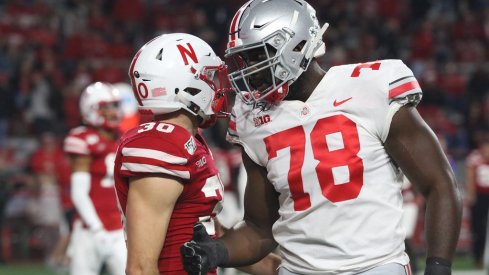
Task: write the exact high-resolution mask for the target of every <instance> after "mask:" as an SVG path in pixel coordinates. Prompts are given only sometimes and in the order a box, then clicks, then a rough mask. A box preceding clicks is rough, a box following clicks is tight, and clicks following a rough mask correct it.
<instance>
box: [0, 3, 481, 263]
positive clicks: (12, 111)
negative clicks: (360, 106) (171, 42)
mask: <svg viewBox="0 0 489 275" xmlns="http://www.w3.org/2000/svg"><path fill="white" fill-rule="evenodd" d="M310 3H311V4H312V5H313V6H315V7H316V10H317V12H318V18H319V19H320V21H322V22H324V21H326V22H329V23H330V26H331V27H330V29H329V30H328V31H327V33H326V35H325V41H326V44H327V54H326V55H325V56H324V57H322V60H321V62H322V63H323V64H324V65H325V66H326V67H328V66H333V65H339V64H345V63H357V62H366V61H372V60H377V59H386V58H399V59H402V60H403V61H404V62H405V63H406V64H407V65H408V66H409V67H410V68H411V69H412V70H413V72H414V74H415V76H416V77H417V79H418V81H419V82H420V84H421V87H422V89H423V92H424V97H423V100H422V102H421V104H420V105H419V107H418V109H419V111H420V113H421V114H422V115H423V117H424V118H425V120H426V121H427V122H428V123H429V125H430V126H431V127H432V129H433V130H434V131H435V133H436V134H437V135H438V137H439V138H440V139H441V140H442V141H443V142H444V144H445V145H446V152H447V154H448V155H449V156H450V157H451V159H452V163H453V165H454V170H455V171H456V173H457V178H458V179H459V185H460V188H461V191H462V193H463V191H464V190H463V189H464V186H465V180H464V179H465V160H466V158H467V156H468V155H469V154H470V153H471V151H473V150H475V149H476V148H477V145H478V144H479V142H480V139H481V138H483V137H484V136H485V135H484V133H485V132H486V131H487V130H488V129H489V110H488V109H489V97H488V94H489V93H488V91H489V1H487V0H470V1H469V0H431V1H426V0H397V1H392V0H343V1H335V0H310ZM242 4H243V0H212V1H211V0H186V1H177V0H161V1H151V0H112V1H111V0H86V1H82V0H63V1H57V0H0V96H1V98H0V229H1V231H0V232H1V239H0V240H1V242H0V243H1V246H0V261H7V262H8V261H18V260H22V261H25V260H44V259H45V256H46V255H49V253H50V252H51V251H52V249H53V244H54V243H55V240H56V238H57V236H58V234H59V223H60V221H61V215H62V212H63V210H62V209H66V208H69V207H70V202H69V201H66V200H61V199H60V196H59V194H60V193H63V192H65V193H66V192H67V190H66V187H67V186H69V164H68V162H67V159H66V158H65V156H64V154H63V151H62V148H61V141H62V139H63V137H64V135H65V134H66V132H67V130H68V129H70V128H72V127H75V126H77V125H79V124H80V123H81V121H80V115H79V111H78V97H79V94H80V93H81V91H82V89H83V88H84V87H85V86H86V85H88V84H89V83H91V82H93V81H106V82H111V83H120V82H128V78H127V69H128V66H129V62H130V58H132V56H133V55H134V53H135V51H136V49H138V48H139V47H141V45H142V44H143V42H144V41H147V40H149V39H150V38H152V37H155V36H156V35H158V34H161V33H167V32H187V33H191V34H194V35H196V36H199V37H201V38H202V39H204V40H205V41H207V42H208V43H209V44H210V45H211V46H213V48H214V49H215V50H216V53H217V54H219V55H221V56H222V55H223V53H224V48H225V45H226V42H227V33H228V24H229V22H230V20H231V16H232V15H233V13H234V11H235V10H237V9H238V7H239V6H241V5H242ZM366 92H368V91H366ZM225 128H226V125H225V123H220V124H217V125H216V126H215V127H214V128H212V129H211V130H209V131H208V132H207V133H206V134H207V135H208V136H209V140H210V141H211V143H212V145H213V146H214V148H215V150H216V151H218V150H219V154H220V155H222V160H223V161H222V165H224V166H227V167H225V168H224V170H226V171H227V172H224V173H227V176H228V178H229V183H230V184H231V185H232V184H233V183H234V182H235V180H233V179H232V178H233V177H234V178H236V176H237V173H236V171H237V170H238V169H237V168H238V167H239V161H238V160H237V159H239V156H238V157H237V158H236V152H235V151H234V150H233V149H232V148H230V145H229V144H227V143H226V141H225V140H224V137H225V132H224V131H225ZM219 154H218V155H219ZM487 161H488V163H489V160H487ZM488 196H489V195H488ZM464 210H465V211H466V213H465V214H466V215H464V224H463V226H462V233H461V238H460V243H459V251H460V252H461V253H470V243H471V241H472V238H471V236H472V235H471V233H470V228H469V227H470V220H469V216H470V208H469V205H468V204H467V205H466V207H465V209H464ZM486 212H487V211H486ZM418 227H419V228H418V230H417V231H418V232H417V235H416V237H415V240H414V241H415V245H414V246H415V248H417V249H418V250H420V251H422V249H423V248H422V245H423V237H422V232H419V231H420V230H421V229H420V228H421V226H418Z"/></svg>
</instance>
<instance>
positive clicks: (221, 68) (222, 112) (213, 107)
mask: <svg viewBox="0 0 489 275" xmlns="http://www.w3.org/2000/svg"><path fill="white" fill-rule="evenodd" d="M191 71H192V73H194V77H195V78H196V79H200V80H202V81H203V82H205V83H206V84H207V85H208V86H209V88H210V89H211V90H212V91H213V94H212V99H211V101H210V106H208V108H206V107H204V106H199V104H198V103H199V102H202V100H199V99H197V98H198V94H199V93H200V92H203V91H201V90H196V89H184V92H185V93H186V94H187V95H185V96H183V97H181V96H179V95H178V94H177V98H179V99H180V100H181V101H182V103H184V104H185V105H187V108H186V109H188V110H189V111H190V112H191V113H192V114H194V115H196V116H199V117H200V118H202V123H201V124H200V125H199V127H200V128H208V127H210V126H212V125H214V123H215V122H216V120H217V119H218V118H228V117H229V115H230V113H229V110H228V101H227V97H228V95H229V92H231V91H232V89H231V85H230V84H229V79H228V70H227V66H226V65H225V64H224V62H222V63H221V64H220V65H218V66H203V67H202V68H201V69H200V70H199V71H197V69H195V68H194V67H191ZM180 95H182V94H180ZM188 95H191V96H192V97H196V98H195V99H193V98H189V96H188ZM200 105H202V104H200ZM202 107H204V108H202Z"/></svg>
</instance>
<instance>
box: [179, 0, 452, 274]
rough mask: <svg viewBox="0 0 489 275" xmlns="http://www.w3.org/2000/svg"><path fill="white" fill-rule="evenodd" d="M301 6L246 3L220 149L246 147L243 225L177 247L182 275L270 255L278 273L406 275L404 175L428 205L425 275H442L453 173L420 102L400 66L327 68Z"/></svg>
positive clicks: (447, 259)
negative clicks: (225, 143)
mask: <svg viewBox="0 0 489 275" xmlns="http://www.w3.org/2000/svg"><path fill="white" fill-rule="evenodd" d="M327 26H328V24H325V25H324V26H323V27H322V28H321V27H320V25H319V23H318V20H317V18H316V13H315V10H314V9H313V8H312V7H311V6H310V5H309V4H308V3H306V2H305V1H303V0H270V1H262V0H255V1H249V2H247V3H246V4H244V5H243V6H242V8H241V9H239V11H238V12H237V13H236V14H235V16H234V18H233V19H232V21H231V27H230V34H229V43H228V48H227V50H226V56H227V57H230V58H233V59H235V60H236V63H237V66H238V69H237V70H236V71H235V72H234V73H232V74H230V80H231V84H232V85H233V86H234V88H235V89H236V90H238V91H242V92H239V93H238V97H237V98H236V103H235V105H234V108H233V115H232V116H231V122H230V124H229V132H228V133H229V135H228V137H229V140H230V141H231V142H233V143H236V144H238V145H240V146H241V147H242V148H243V158H244V160H243V161H244V164H245V167H246V171H247V175H248V182H247V186H246V194H245V202H244V204H245V214H244V221H243V222H242V223H241V224H239V225H237V226H235V227H234V228H233V229H232V230H230V231H228V232H227V233H226V234H225V235H224V236H223V237H222V238H220V239H218V240H217V241H215V240H211V239H210V238H208V237H206V236H203V235H202V234H197V233H199V232H200V233H202V232H201V231H199V230H197V229H198V228H199V227H200V225H199V224H198V225H197V229H196V232H197V233H196V234H195V235H197V236H198V238H194V240H193V241H192V242H188V243H186V244H185V245H184V247H183V248H182V254H183V259H184V263H185V268H186V270H188V271H190V272H202V273H205V272H207V270H208V269H209V268H213V267H214V266H216V265H217V266H239V265H245V264H250V263H253V262H255V261H257V260H259V259H260V258H261V257H263V256H264V255H266V254H267V253H269V252H270V251H272V250H273V249H275V248H276V247H277V245H279V247H280V252H281V254H282V257H283V260H282V265H281V267H280V271H279V274H358V273H362V274H365V275H368V274H385V275H405V274H410V270H409V257H408V256H407V255H406V253H405V251H404V239H405V235H406V233H405V232H404V230H403V228H402V225H401V219H402V196H401V186H402V179H403V173H405V175H406V176H407V178H408V179H409V181H410V182H412V184H413V185H414V186H415V187H416V188H417V189H418V190H419V191H420V193H421V194H422V195H424V197H425V200H426V223H425V225H426V226H425V231H426V239H427V246H428V247H427V267H426V270H425V274H430V275H434V274H437V275H441V274H446V275H448V274H451V260H452V256H453V253H454V250H455V245H456V242H457V239H458V235H459V230H460V220H461V204H460V198H459V194H458V191H457V189H456V182H455V178H454V174H453V172H452V169H451V168H450V165H449V163H448V161H447V159H446V157H445V155H444V153H443V151H442V149H441V147H440V145H439V143H438V141H437V139H436V136H435V135H434V134H433V132H432V130H431V129H430V128H429V127H428V126H427V124H426V123H425V122H424V121H423V119H422V118H421V117H420V115H419V114H418V112H417V110H416V108H415V107H416V105H417V104H418V102H419V101H420V100H421V96H422V92H421V88H420V87H419V85H418V82H417V80H416V79H415V77H414V76H413V73H412V71H411V70H410V69H409V68H408V67H407V66H406V65H405V64H404V63H403V62H402V61H400V60H378V61H375V62H369V63H363V64H350V65H343V66H336V67H332V68H330V69H329V70H328V71H327V72H326V71H324V70H323V69H322V68H321V67H320V66H319V64H318V62H317V60H316V58H317V57H319V56H321V55H323V54H324V53H325V45H324V43H323V41H322V36H323V33H324V32H325V30H326V28H327Z"/></svg>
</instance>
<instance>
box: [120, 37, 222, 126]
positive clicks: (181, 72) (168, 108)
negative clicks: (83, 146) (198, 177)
mask: <svg viewBox="0 0 489 275" xmlns="http://www.w3.org/2000/svg"><path fill="white" fill-rule="evenodd" d="M129 77H130V79H131V83H132V89H133V91H134V95H135V97H136V99H137V100H138V103H139V112H140V113H142V114H150V115H158V114H166V113H171V112H174V111H177V110H180V109H185V110H187V111H189V112H190V113H191V114H193V115H195V116H199V117H201V118H202V123H201V124H200V125H199V127H201V128H206V127H209V126H211V125H212V124H213V123H214V122H215V120H216V118H217V117H218V116H220V115H222V114H223V112H222V110H221V109H222V108H223V107H226V105H227V102H226V98H227V93H228V92H229V91H231V90H230V85H229V81H228V74H227V66H226V65H225V64H224V62H223V61H221V59H220V58H219V57H218V56H217V55H216V54H215V53H214V51H213V50H212V48H211V47H210V46H209V45H208V44H207V43H206V42H204V41H203V40H202V39H200V38H198V37H196V36H193V35H190V34H185V33H173V34H165V35H161V36H158V37H156V38H154V39H153V40H151V41H149V42H148V43H146V45H144V46H143V47H142V48H141V49H140V50H139V52H138V53H137V54H136V55H135V56H134V58H133V60H132V62H131V66H130V68H129Z"/></svg>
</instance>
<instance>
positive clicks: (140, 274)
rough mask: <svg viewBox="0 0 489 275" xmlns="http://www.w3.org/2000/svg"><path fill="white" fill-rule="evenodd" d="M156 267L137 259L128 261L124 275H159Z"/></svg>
mask: <svg viewBox="0 0 489 275" xmlns="http://www.w3.org/2000/svg"><path fill="white" fill-rule="evenodd" d="M159 274H160V271H159V270H158V265H157V264H154V263H145V262H140V261H138V259H134V260H132V259H129V260H128V263H127V267H126V275H159Z"/></svg>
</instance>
